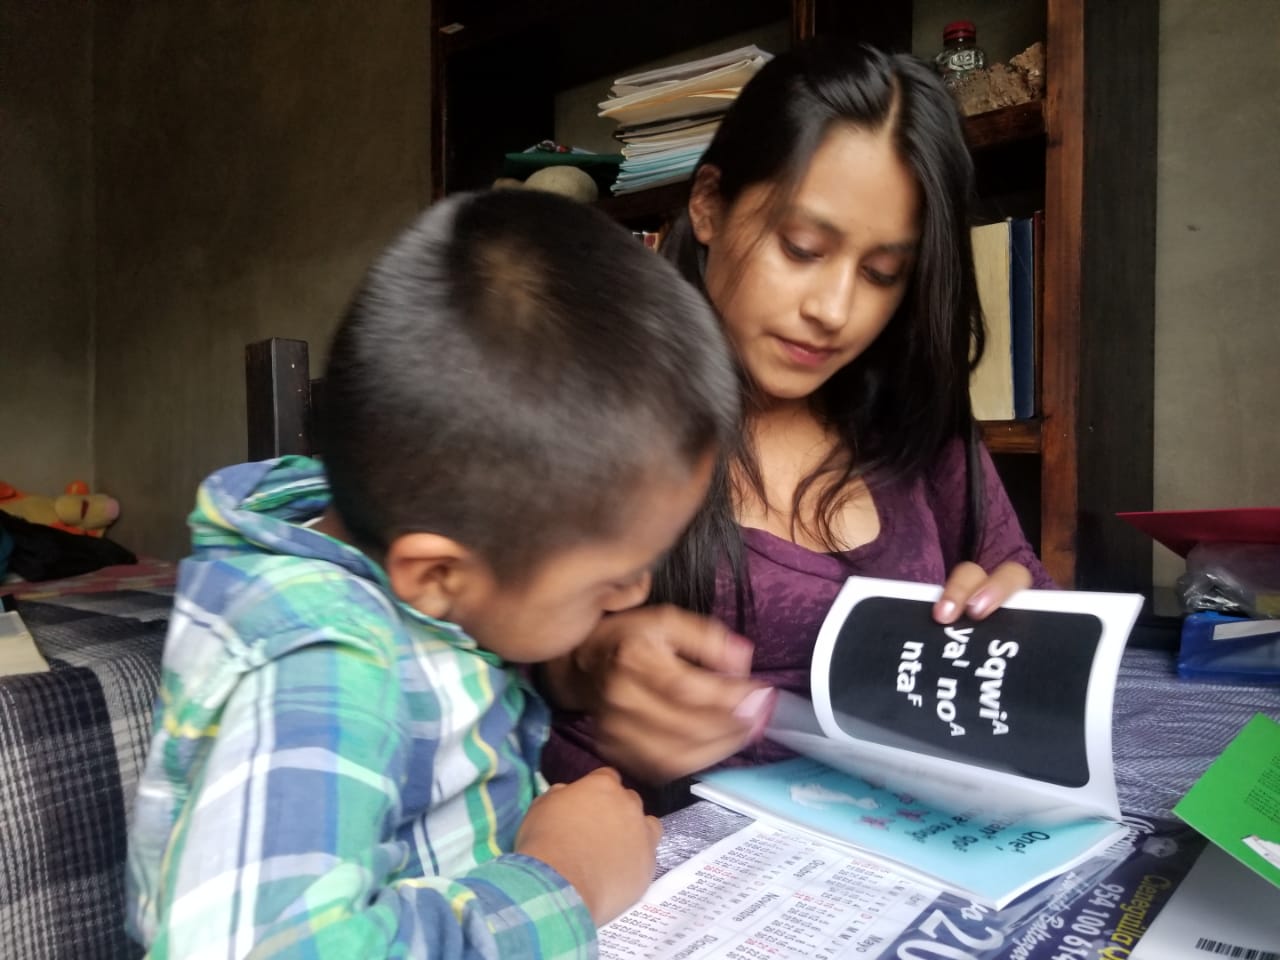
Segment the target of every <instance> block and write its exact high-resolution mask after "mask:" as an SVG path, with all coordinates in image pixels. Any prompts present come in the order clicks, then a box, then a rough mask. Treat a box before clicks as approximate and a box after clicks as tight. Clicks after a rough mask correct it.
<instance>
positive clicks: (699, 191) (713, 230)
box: [689, 164, 724, 246]
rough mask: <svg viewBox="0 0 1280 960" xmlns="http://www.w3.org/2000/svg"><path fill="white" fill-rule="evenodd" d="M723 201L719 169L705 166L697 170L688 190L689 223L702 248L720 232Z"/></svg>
mask: <svg viewBox="0 0 1280 960" xmlns="http://www.w3.org/2000/svg"><path fill="white" fill-rule="evenodd" d="M723 215H724V200H723V198H722V197H721V196H720V168H719V167H716V166H712V165H711V164H705V165H703V166H701V167H699V168H698V173H697V175H696V176H695V177H694V178H693V186H692V187H691V188H690V190H689V223H690V224H691V225H692V226H693V235H694V236H695V237H697V238H698V242H699V243H701V244H702V245H703V246H706V245H707V244H709V243H710V242H711V241H712V240H714V239H715V236H716V234H717V233H719V232H720V228H721V219H722V217H723Z"/></svg>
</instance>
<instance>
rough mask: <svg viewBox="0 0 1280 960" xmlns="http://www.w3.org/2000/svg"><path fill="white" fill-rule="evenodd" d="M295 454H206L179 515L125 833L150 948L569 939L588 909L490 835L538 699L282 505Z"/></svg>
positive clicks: (523, 773)
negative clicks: (147, 743)
mask: <svg viewBox="0 0 1280 960" xmlns="http://www.w3.org/2000/svg"><path fill="white" fill-rule="evenodd" d="M327 503H328V489H327V486H326V484H325V480H324V475H323V471H322V470H321V468H320V466H319V464H318V463H316V462H315V461H311V460H307V459H304V458H285V459H283V460H280V461H273V462H267V463H258V464H243V465H240V466H237V467H232V468H229V469H227V470H223V471H220V472H218V473H216V474H214V475H213V476H212V477H210V478H209V479H208V480H207V481H206V482H205V484H204V485H203V486H202V487H201V490H200V495H199V501H198V504H197V508H196V511H195V512H194V513H193V514H192V517H191V525H192V529H193V530H194V537H193V544H194V553H193V556H192V557H191V558H190V559H188V560H186V561H184V562H183V564H182V566H181V569H180V572H179V582H178V590H177V595H176V599H175V603H174V610H173V616H172V618H171V620H170V624H169V633H168V637H167V640H166V644H165V653H164V662H163V668H162V673H163V675H162V681H161V688H160V695H159V703H158V704H157V707H156V715H155V722H154V735H153V739H152V743H151V748H150V752H149V754H148V758H147V764H146V769H145V771H144V773H143V776H142V780H141V784H140V786H139V790H138V797H137V803H136V806H135V810H134V819H133V824H132V827H131V831H130V838H129V854H128V891H129V897H128V920H129V926H130V930H131V932H133V933H134V935H135V936H137V937H139V938H140V939H141V940H143V941H144V942H146V943H148V944H149V945H150V948H151V952H150V955H151V956H154V957H184V958H187V957H200V958H203V957H208V958H215V957H216V958H220V960H221V958H228V957H245V956H253V957H293V956H297V957H308V958H320V960H324V958H341V960H348V958H374V957H432V958H435V957H441V958H443V957H477V958H497V957H503V958H506V957H578V956H592V955H594V953H595V928H594V926H593V924H592V922H591V918H590V915H589V914H588V912H587V910H586V908H585V907H584V905H583V903H582V901H581V899H580V898H579V897H578V895H577V893H576V892H575V891H574V890H573V889H572V888H571V887H569V886H568V885H567V884H566V883H565V882H564V880H563V879H562V878H561V877H560V876H559V875H558V874H557V873H555V872H554V871H553V870H551V869H550V868H549V867H547V866H546V865H545V864H543V863H541V862H539V861H536V860H533V859H530V858H528V857H523V856H519V855H517V854H513V853H511V852H510V851H511V850H512V848H513V846H514V841H515V835H516V831H517V829H518V827H519V825H520V822H521V820H522V818H523V816H524V814H525V812H526V810H527V809H528V806H529V803H530V802H531V800H532V799H533V797H534V795H535V793H536V792H537V791H538V790H539V789H541V787H542V783H541V777H540V776H539V775H538V774H537V772H536V771H537V768H538V758H539V753H540V751H541V748H542V744H543V742H544V741H545V738H546V733H547V710H546V707H545V705H544V704H543V703H542V701H541V700H540V699H539V698H538V696H537V695H536V694H534V693H533V692H532V691H531V690H530V689H529V688H528V686H527V685H526V683H525V682H524V680H523V679H522V678H521V676H520V674H519V673H518V672H517V671H515V670H514V669H512V668H508V667H506V666H505V665H504V664H502V663H501V662H500V661H499V660H498V659H497V658H495V657H494V656H492V655H491V654H489V653H487V652H485V651H482V650H480V649H478V648H477V647H476V645H475V643H474V642H473V641H472V640H471V639H470V637H468V636H467V635H466V634H464V633H463V632H462V631H461V630H459V629H458V628H457V627H456V626H454V625H452V624H448V623H442V622H440V621H435V620H432V619H430V618H428V617H424V616H422V615H421V614H419V613H417V612H416V611H414V610H412V609H410V608H408V607H407V606H405V605H403V604H401V603H399V602H398V601H397V600H396V599H395V598H394V597H393V596H392V594H391V592H390V590H389V588H388V586H387V583H386V579H385V576H384V574H383V573H382V571H381V569H380V568H379V567H378V566H377V565H376V564H374V563H373V562H371V561H370V560H369V559H368V558H367V557H365V556H364V555H363V554H361V553H359V552H358V551H356V550H354V549H352V548H350V547H348V546H345V545H343V544H341V543H338V542H337V541H335V540H333V539H331V538H329V537H327V536H325V535H323V534H321V533H318V532H316V531H313V530H309V529H307V528H306V527H304V526H301V524H302V523H303V522H304V521H306V520H309V519H311V518H313V517H315V516H317V515H318V514H319V513H320V512H321V511H322V510H323V509H324V507H325V505H326V504H327Z"/></svg>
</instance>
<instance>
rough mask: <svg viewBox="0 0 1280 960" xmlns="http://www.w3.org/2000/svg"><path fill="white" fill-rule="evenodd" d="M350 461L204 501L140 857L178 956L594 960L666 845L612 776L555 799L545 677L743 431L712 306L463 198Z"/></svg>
mask: <svg viewBox="0 0 1280 960" xmlns="http://www.w3.org/2000/svg"><path fill="white" fill-rule="evenodd" d="M324 389H325V395H324V411H323V422H322V424H321V440H322V445H321V449H322V450H323V456H324V465H323V468H321V466H320V464H319V463H317V462H316V461H313V460H308V459H304V458H285V459H284V460H280V461H269V462H266V463H256V464H243V465H240V466H237V467H232V468H229V469H226V470H222V471H220V472H218V473H215V474H214V475H213V476H212V477H210V478H209V479H208V480H207V481H206V482H205V483H204V485H203V486H202V487H201V490H200V494H199V499H198V504H197V507H196V510H195V512H194V513H193V515H192V518H191V524H192V528H193V531H194V535H193V546H194V553H193V555H192V557H191V558H189V559H188V560H186V561H184V563H183V566H182V570H181V574H180V580H179V586H178V594H177V598H176V600H175V606H174V613H173V618H172V621H171V623H170V628H169V636H168V639H167V642H166V647H165V655H164V679H163V683H162V689H161V695H160V701H159V705H158V707H157V716H156V721H155V731H156V732H155V736H154V739H153V742H152V744H151V750H150V754H149V756H148V759H147V765H146V769H145V771H144V773H143V776H142V781H141V785H140V787H139V791H138V799H137V805H136V808H135V813H134V822H133V825H132V831H131V837H130V845H129V896H130V906H129V924H130V929H131V932H132V933H133V934H134V935H135V936H137V937H138V938H139V939H141V940H143V941H144V942H146V943H147V944H149V945H150V948H151V955H152V956H156V957H177V956H182V957H188V956H201V957H203V956H209V957H218V958H224V957H241V956H247V955H252V956H254V957H277V956H305V957H312V958H315V957H318V958H330V957H333V958H342V960H346V958H361V960H365V958H373V957H384V956H385V957H390V956H396V957H403V956H413V957H433V958H435V957H454V956H456V957H462V956H466V957H516V956H537V957H556V956H580V955H592V954H593V953H594V946H595V924H599V923H603V922H604V921H606V920H608V919H610V918H612V917H613V916H614V915H616V914H617V913H618V912H620V911H621V910H622V909H624V908H625V907H626V906H628V905H629V904H630V903H631V902H632V901H633V900H634V899H635V898H636V897H638V896H639V894H640V893H641V892H643V890H644V888H645V887H646V886H647V884H648V881H649V878H650V876H651V871H652V868H653V858H654V850H655V847H656V844H657V840H658V836H659V834H660V827H659V826H658V824H657V821H655V820H653V819H652V818H646V817H645V816H644V814H643V811H642V809H641V806H640V803H639V798H638V797H636V795H635V794H633V793H631V792H630V791H628V790H624V789H623V787H622V786H621V784H620V781H619V779H618V776H617V774H616V773H614V772H613V771H601V772H598V773H595V774H592V775H591V776H588V777H584V778H583V779H582V780H579V781H577V782H575V783H572V784H568V785H563V786H559V785H558V786H556V787H554V788H552V789H551V790H550V791H548V792H547V793H545V794H544V795H543V796H541V797H537V799H535V797H536V795H537V794H538V793H539V791H540V786H541V785H542V782H543V781H542V780H541V776H540V775H539V774H538V773H537V768H538V759H539V753H540V750H541V747H542V744H543V742H544V739H545V736H546V732H547V721H548V716H547V709H546V707H545V706H544V704H543V703H542V701H541V700H540V698H539V697H538V696H537V695H536V694H534V693H533V692H532V690H531V688H530V687H529V685H528V684H527V683H526V681H525V680H524V679H523V677H522V674H521V673H520V671H519V670H518V669H516V667H515V666H513V665H518V664H527V663H536V662H541V661H544V660H547V659H550V658H552V657H556V656H559V655H562V654H564V653H566V652H568V651H569V650H571V649H572V648H573V647H575V646H576V645H577V644H578V643H579V642H580V641H581V640H582V639H584V638H585V637H586V636H587V634H588V633H589V632H590V631H591V630H592V628H593V627H594V626H595V625H596V624H597V623H598V621H599V619H600V617H601V616H603V615H604V614H605V613H608V612H610V611H614V610H621V609H623V608H626V607H629V606H633V605H635V604H638V603H640V602H641V601H642V600H643V599H644V597H645V595H646V594H647V592H648V587H649V570H650V568H651V567H652V565H653V564H654V563H655V562H656V561H657V559H658V558H659V556H660V555H661V554H662V553H663V552H664V551H665V550H666V549H667V548H668V547H669V546H670V545H671V543H672V542H674V540H675V539H676V537H677V536H678V535H679V533H680V532H681V531H682V529H683V528H684V527H685V525H686V524H687V523H688V522H689V520H690V518H691V517H692V516H693V514H694V512H695V511H696V509H697V507H698V505H699V503H700V501H701V499H702V497H703V495H704V493H705V491H706V487H707V484H708V482H709V478H710V474H711V470H712V464H713V460H714V458H715V453H716V450H717V448H718V446H719V444H720V443H721V442H722V440H723V439H724V438H725V437H726V436H728V434H729V432H730V431H731V430H732V429H733V424H734V421H735V419H736V416H737V400H736V395H737V386H736V383H735V379H734V373H733V370H732V365H731V362H730V359H729V356H728V353H727V349H726V347H725V345H724V342H723V339H722V336H721V334H720V333H719V331H718V327H717V324H716V322H715V320H714V318H713V317H712V315H711V313H710V311H709V309H708V308H707V306H706V305H705V301H703V299H702V298H701V297H700V295H699V294H698V293H697V292H696V291H695V290H694V289H693V288H692V287H690V286H689V285H688V284H687V283H685V282H684V281H683V280H681V279H679V277H678V276H677V275H676V273H675V271H674V270H673V269H672V268H671V267H669V266H668V265H667V264H666V263H665V262H664V261H662V259H661V258H659V257H655V256H653V254H652V253H651V252H649V251H647V250H645V249H644V247H642V246H641V245H640V244H637V243H636V242H635V241H634V240H633V239H632V238H631V237H630V236H629V235H628V234H627V232H626V231H625V230H622V229H621V228H619V227H618V226H617V225H616V224H613V223H612V222H610V221H609V220H608V219H607V218H606V217H604V216H603V215H602V214H600V213H598V212H597V211H595V210H592V209H590V208H588V207H584V206H580V205H577V204H573V203H571V202H569V201H567V200H562V199H558V198H556V197H554V196H552V195H549V194H543V193H541V192H538V191H495V192H492V193H488V194H476V195H470V196H464V197H461V198H454V199H450V200H448V201H445V202H443V203H441V204H438V205H437V206H435V207H434V208H432V209H431V210H430V211H428V212H427V213H426V214H425V215H424V216H423V217H422V218H421V219H420V220H419V221H418V222H417V223H416V224H415V225H414V226H413V227H411V228H410V229H409V230H408V231H407V232H406V233H405V234H403V235H402V236H401V237H400V238H399V239H397V240H396V241H395V242H394V243H393V245H392V246H391V247H390V248H389V250H388V251H387V252H386V253H385V254H384V255H383V256H382V257H381V258H380V260H379V261H378V262H377V263H375V264H374V266H373V267H372V268H371V270H370V272H369V274H368V276H367V277H366V279H365V282H364V285H363V287H362V289H361V290H360V291H359V292H358V294H357V296H356V298H355V301H354V303H353V305H352V306H351V308H350V309H349V311H348V313H347V315H346V317H345V318H344V320H343V322H342V324H341V325H340V327H339V329H338V331H337V333H336V335H335V338H334V341H333V344H332V347H331V352H330V356H329V361H328V366H327V370H326V375H325V384H324Z"/></svg>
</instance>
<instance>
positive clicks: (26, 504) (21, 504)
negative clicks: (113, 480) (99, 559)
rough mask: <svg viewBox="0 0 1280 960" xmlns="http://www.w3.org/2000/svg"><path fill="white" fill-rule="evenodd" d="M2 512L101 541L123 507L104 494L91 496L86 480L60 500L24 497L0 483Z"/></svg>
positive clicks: (24, 494)
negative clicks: (100, 538)
mask: <svg viewBox="0 0 1280 960" xmlns="http://www.w3.org/2000/svg"><path fill="white" fill-rule="evenodd" d="M0 510H3V511H5V512H6V513H10V514H13V515H14V516H16V517H21V518H22V519H23V520H28V521H30V522H32V523H40V524H44V525H45V526H47V527H54V528H56V529H58V530H65V531H66V532H67V533H79V534H84V535H86V536H90V537H100V536H102V535H103V534H104V533H105V532H106V529H107V527H109V526H111V524H112V523H114V522H115V520H116V518H117V517H119V516H120V504H119V502H118V501H116V500H115V499H114V498H112V497H108V496H107V495H106V494H102V493H90V492H89V485H88V484H87V483H85V482H84V481H83V480H76V481H74V482H72V483H69V484H67V488H66V491H65V492H64V493H63V494H62V496H60V497H42V496H38V495H36V494H29V493H22V492H21V491H20V490H18V489H16V488H15V487H13V486H12V485H11V484H8V483H4V482H3V481H0Z"/></svg>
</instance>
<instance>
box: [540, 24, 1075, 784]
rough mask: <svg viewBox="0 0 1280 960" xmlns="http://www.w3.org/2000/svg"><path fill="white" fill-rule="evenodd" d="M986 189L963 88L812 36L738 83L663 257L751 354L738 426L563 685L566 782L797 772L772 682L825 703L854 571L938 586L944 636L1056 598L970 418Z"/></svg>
mask: <svg viewBox="0 0 1280 960" xmlns="http://www.w3.org/2000/svg"><path fill="white" fill-rule="evenodd" d="M972 190H973V169H972V163H971V161H970V158H969V154H968V151H967V149H966V147H965V144H964V138H963V133H962V129H961V124H960V118H959V115H958V113H957V111H956V109H955V106H954V105H953V103H952V100H951V98H950V95H949V94H948V92H947V91H946V89H945V88H944V87H943V86H942V84H941V82H940V81H939V80H938V78H937V77H936V76H935V75H934V73H933V71H932V70H931V69H930V68H929V67H927V66H926V65H925V64H923V63H922V62H920V61H918V60H916V59H914V58H912V57H910V56H906V55H890V54H885V53H881V52H879V51H876V50H872V49H869V48H865V47H858V46H855V45H852V44H848V45H834V44H824V43H815V44H810V45H806V46H803V47H801V48H799V49H797V50H794V51H792V52H791V53H788V54H785V55H782V56H779V57H777V58H776V59H774V60H773V61H771V62H770V63H769V64H767V65H766V66H765V67H764V68H763V69H762V70H761V71H760V73H759V74H757V76H756V77H755V78H754V79H753V80H752V81H751V82H750V83H749V84H748V85H747V87H746V88H745V89H744V90H743V92H742V94H741V96H740V97H739V98H738V100H737V102H736V103H735V104H734V106H733V108H732V109H731V110H730V111H729V113H728V115H727V116H726V117H725V119H724V121H723V123H722V125H721V127H720V129H719V131H718V133H717V135H716V138H715V140H714V142H713V143H712V144H711V146H710V147H709V149H708V150H707V152H706V154H705V156H704V157H703V159H702V161H701V163H700V165H699V167H698V169H697V171H696V173H695V175H694V179H693V186H692V189H691V194H690V199H689V204H688V209H687V211H686V212H685V213H684V214H683V215H682V216H681V217H680V219H679V220H678V222H677V223H676V224H675V226H674V227H673V230H672V232H671V235H670V236H669V238H668V240H667V241H666V246H665V249H666V251H667V255H668V256H670V257H671V258H672V259H673V260H674V261H675V262H676V264H677V265H678V266H679V267H680V269H681V270H682V272H683V273H684V274H685V275H686V276H688V277H689V278H690V279H692V280H694V281H695V282H696V283H698V284H700V285H701V286H702V289H703V290H704V291H705V293H706V295H707V297H708V298H709V300H710V301H711V303H712V305H713V306H714V307H715V309H716V311H717V313H718V314H719V316H720V318H721V322H722V325H723V328H724V331H725V334H726V335H727V337H728V339H729V341H730V343H731V344H732V346H733V348H734V351H735V353H736V356H737V359H738V363H739V373H740V377H741V381H742V390H743V397H744V409H745V414H744V419H743V423H742V429H741V432H740V436H739V439H738V443H737V446H736V448H735V449H734V450H732V451H730V453H729V455H728V456H727V457H726V458H725V460H724V461H723V462H722V463H721V464H720V468H719V470H718V472H717V476H716V478H715V480H714V482H713V486H712V491H711V494H710V497H709V499H708V501H707V503H706V504H705V506H704V507H703V509H702V511H701V512H700V514H699V515H698V517H697V518H696V519H695V521H694V523H693V525H692V526H691V528H690V529H689V530H688V532H687V533H686V534H685V536H684V538H683V540H682V541H681V543H680V544H678V545H677V547H676V548H675V550H674V551H673V552H672V553H671V554H670V556H669V557H668V558H667V559H666V560H665V562H664V563H663V565H662V566H661V567H660V568H659V569H658V570H657V571H655V576H654V590H653V597H654V600H655V601H658V603H659V604H664V605H655V606H651V607H648V608H644V609H640V610H635V611H630V612H627V613H623V614H619V615H616V616H612V617H609V618H607V619H606V620H605V621H604V622H603V623H602V624H601V625H600V627H599V628H598V629H597V631H596V633H595V635H594V638H593V640H592V641H591V642H589V643H588V644H586V645H584V646H583V647H581V648H580V649H579V651H578V652H577V653H576V654H575V655H574V656H573V658H572V659H571V660H565V661H560V662H558V663H557V664H556V665H555V666H554V667H553V668H551V669H549V670H548V671H547V672H546V674H545V686H546V688H547V692H548V693H549V695H550V698H551V699H552V701H553V702H554V703H556V704H558V705H559V706H560V707H561V708H563V710H564V711H565V712H564V713H562V714H561V716H560V717H559V719H558V722H557V725H556V730H555V734H554V735H553V738H552V742H551V743H550V744H549V745H548V747H547V751H546V753H545V755H544V761H543V769H544V771H545V772H546V773H547V775H548V777H549V778H551V779H552V780H560V779H571V778H572V777H574V776H577V775H579V774H580V772H581V771H582V770H584V769H587V768H589V767H591V766H595V765H598V764H600V763H602V762H605V761H609V762H612V763H616V764H619V765H621V766H622V767H624V768H625V769H628V770H630V771H631V772H633V773H635V774H636V775H637V776H639V777H641V778H645V779H650V780H658V781H661V780H666V779H670V778H673V777H677V776H680V775H683V774H686V773H690V772H693V771H696V770H699V769H702V768H705V767H706V766H709V765H711V764H714V763H718V762H721V761H723V760H725V759H726V758H729V757H731V756H733V755H734V754H735V753H738V752H739V751H742V752H741V753H738V756H736V757H734V759H733V761H732V762H753V761H758V760H767V759H773V758H774V757H775V756H777V755H779V753H778V751H777V748H774V747H773V746H772V745H771V744H769V743H768V742H767V741H760V740H759V734H760V732H761V731H762V730H763V728H764V725H765V723H766V722H767V720H768V717H769V714H770V711H771V709H772V703H773V699H774V695H773V690H774V689H775V688H783V689H792V690H796V691H799V692H802V693H807V690H808V670H809V660H810V655H811V653H812V649H813V643H814V640H815V639H816V636H817V632H818V628H819V626H820V625H821V622H822V619H823V617H824V616H825V615H826V612H827V609H828V607H829V606H830V603H831V601H832V600H833V599H834V598H835V595H836V593H837V591H838V590H839V588H840V586H841V584H842V583H843V582H844V579H845V578H846V577H848V576H850V575H852V574H863V575H868V576H878V577H888V578H896V579H906V580H915V581H920V582H927V583H942V582H944V581H945V590H944V593H943V597H942V599H941V600H939V602H938V604H937V606H936V607H935V610H934V616H935V618H936V619H937V620H938V621H939V622H940V623H947V622H951V621H954V620H955V619H956V618H957V617H959V616H960V614H961V613H962V612H964V613H965V614H967V615H968V616H970V617H977V618H981V617H983V616H986V615H987V614H989V613H990V612H991V611H992V610H993V609H995V608H996V607H998V606H999V605H1000V604H1001V603H1003V602H1004V601H1005V600H1006V599H1007V598H1008V597H1009V596H1010V595H1011V594H1012V593H1014V592H1016V591H1017V590H1019V589H1022V588H1024V587H1027V586H1031V585H1036V586H1051V585H1052V583H1051V581H1050V578H1049V577H1048V575H1047V574H1046V572H1045V571H1044V568H1043V567H1042V566H1041V565H1040V563H1039V561H1038V560H1037V558H1036V556H1035V553H1034V552H1033V550H1032V549H1031V547H1030V546H1029V544H1028V543H1027V541H1026V539H1025V537H1024V536H1023V534H1022V532H1021V530H1020V529H1019V526H1018V522H1017V519H1016V517H1015V516H1014V513H1013V510H1012V508H1011V506H1010V504H1009V501H1008V498H1007V496H1006V494H1005V491H1004V489H1003V487H1002V486H1001V483H1000V480H999V478H998V476H997V475H996V473H995V470H994V468H993V466H992V464H991V460H990V457H989V456H988V454H987V452H986V450H985V449H984V448H983V447H982V445H981V442H980V440H979V439H978V436H977V432H976V429H975V426H974V423H973V416H972V412H971V410H970V405H969V392H968V384H969V371H970V361H971V358H972V357H974V356H975V355H980V352H981V350H982V344H983V333H982V316H981V311H980V309H979V306H978V298H977V290H976V284H975V280H974V273H973V258H972V252H971V249H970V243H969V227H970V223H969V213H968V201H969V197H970V195H971V192H972ZM701 615H709V617H710V618H714V619H709V618H708V617H706V616H701ZM721 624H725V625H728V626H729V627H730V628H732V631H733V632H731V631H730V630H729V629H726V627H725V626H722V625H721ZM744 636H745V637H747V638H749V641H748V640H745V639H743V637H744ZM573 711H579V713H577V714H575V713H573ZM744 747H745V748H746V749H743V748H744Z"/></svg>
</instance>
